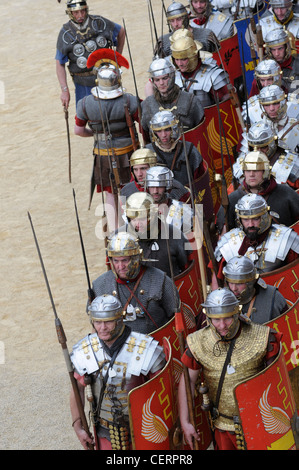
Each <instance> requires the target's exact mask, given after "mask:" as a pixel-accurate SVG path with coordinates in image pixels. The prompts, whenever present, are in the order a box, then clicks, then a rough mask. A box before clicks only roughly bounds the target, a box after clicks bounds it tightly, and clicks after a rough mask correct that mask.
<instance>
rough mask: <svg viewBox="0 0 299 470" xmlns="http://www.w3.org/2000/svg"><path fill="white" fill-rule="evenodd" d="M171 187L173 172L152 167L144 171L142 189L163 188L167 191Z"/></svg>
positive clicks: (163, 168) (164, 168)
mask: <svg viewBox="0 0 299 470" xmlns="http://www.w3.org/2000/svg"><path fill="white" fill-rule="evenodd" d="M172 186H173V172H172V171H171V170H170V169H169V168H167V167H164V166H153V167H152V168H149V169H148V170H147V171H146V176H145V181H144V188H145V190H146V189H147V188H151V187H155V188H157V187H164V188H165V189H166V191H169V190H170V189H171V188H172Z"/></svg>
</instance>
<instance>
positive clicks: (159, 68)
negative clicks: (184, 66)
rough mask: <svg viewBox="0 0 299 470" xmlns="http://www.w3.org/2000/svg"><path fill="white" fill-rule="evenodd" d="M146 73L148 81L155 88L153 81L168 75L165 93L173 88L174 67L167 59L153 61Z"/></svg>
mask: <svg viewBox="0 0 299 470" xmlns="http://www.w3.org/2000/svg"><path fill="white" fill-rule="evenodd" d="M148 73H149V76H150V80H151V82H152V83H153V86H154V87H155V83H154V81H153V79H154V78H157V77H163V76H165V75H168V76H169V82H168V89H167V91H169V90H171V89H172V88H173V85H174V81H175V67H174V65H173V64H172V63H171V62H170V60H169V59H168V58H158V59H154V60H153V62H152V63H151V65H150V67H149V70H148Z"/></svg>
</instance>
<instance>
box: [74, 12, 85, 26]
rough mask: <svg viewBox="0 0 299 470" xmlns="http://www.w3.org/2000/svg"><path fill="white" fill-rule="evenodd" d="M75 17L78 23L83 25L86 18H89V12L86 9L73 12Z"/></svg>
mask: <svg viewBox="0 0 299 470" xmlns="http://www.w3.org/2000/svg"><path fill="white" fill-rule="evenodd" d="M72 14H73V17H74V18H75V20H76V22H77V23H80V24H81V23H83V22H84V21H85V18H86V16H87V12H86V10H85V9H83V10H76V11H73V12H72Z"/></svg>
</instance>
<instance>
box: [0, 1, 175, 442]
mask: <svg viewBox="0 0 299 470" xmlns="http://www.w3.org/2000/svg"><path fill="white" fill-rule="evenodd" d="M88 4H89V6H90V12H91V13H97V14H101V15H102V16H104V17H107V18H110V19H112V20H113V21H115V22H117V23H119V24H122V20H123V18H124V19H125V22H126V27H127V32H128V36H129V43H130V48H131V53H132V56H133V61H134V68H135V73H136V79H137V85H138V92H139V95H140V97H141V98H143V97H144V85H145V83H146V80H147V70H148V66H149V64H150V62H151V59H152V43H151V32H150V26H149V20H148V12H147V4H146V2H145V1H141V0H126V1H125V2H124V1H121V0H113V1H112V2H100V1H97V0H89V1H88ZM153 6H154V11H155V17H156V19H157V29H158V33H159V34H160V33H161V26H160V18H161V2H160V0H154V1H153ZM1 16H2V25H1V32H0V35H1V40H0V51H1V57H2V67H1V70H0V99H1V101H0V122H1V228H0V240H1V274H2V277H1V294H0V302H1V313H0V384H1V385H0V390H1V401H0V449H10V450H23V449H26V450H36V449H39V450H41V449H47V450H53V449H57V450H62V449H80V448H81V447H80V444H79V442H78V441H77V438H76V436H75V433H74V432H73V429H72V427H71V416H70V412H69V405H68V397H69V388H70V382H69V377H68V373H67V370H66V365H65V362H64V358H63V355H62V350H61V346H60V345H59V343H58V341H57V336H56V331H55V327H54V314H53V311H52V307H51V303H50V300H49V297H48V293H47V288H46V284H45V281H44V278H43V275H42V271H41V267H40V263H39V259H38V255H37V251H36V248H35V244H34V239H33V235H32V231H31V228H30V224H29V219H28V216H27V212H28V211H29V212H30V214H31V217H32V221H33V224H34V227H35V231H36V235H37V238H38V241H39V244H40V249H41V253H42V256H43V259H44V264H45V267H46V270H47V274H48V279H49V283H50V287H51V290H52V294H53V297H54V301H55V305H56V309H57V313H58V316H59V318H60V319H61V322H62V324H63V327H64V330H65V333H66V336H67V340H68V348H69V350H71V348H72V345H73V344H74V343H76V342H77V340H79V339H80V338H82V337H83V336H84V335H85V334H87V333H88V332H89V324H88V319H87V316H86V313H85V305H86V290H87V282H86V276H85V270H84V264H83V258H82V253H81V247H80V242H79V235H78V231H77V223H76V218H75V211H74V203H73V195H72V190H73V188H74V189H75V191H76V198H77V206H78V211H79V216H80V222H81V228H82V234H83V238H84V243H85V249H86V256H87V260H88V265H89V272H90V278H91V279H94V278H95V277H96V276H98V275H99V274H101V273H102V272H104V271H105V252H104V244H103V241H102V240H99V239H98V238H97V237H96V235H95V228H96V224H97V223H98V222H100V217H99V216H98V215H96V208H97V206H98V204H99V203H100V202H101V199H100V196H99V195H98V194H95V195H94V199H93V203H92V206H91V210H90V211H88V201H89V183H90V175H91V168H92V155H91V152H92V141H91V140H90V139H81V138H80V137H76V136H74V134H73V125H74V116H75V100H74V94H73V93H72V101H71V105H70V109H69V124H70V130H71V148H72V183H71V184H70V183H69V180H68V150H67V137H66V125H65V119H64V112H63V109H62V106H61V101H60V87H59V84H58V81H57V78H56V73H55V60H54V56H55V48H56V39H57V35H58V32H59V30H60V27H61V26H62V24H63V23H65V22H66V21H67V17H66V15H65V0H62V2H61V3H60V4H59V3H58V2H57V1H55V0H51V1H49V0H48V1H44V0H43V1H41V2H36V1H33V0H22V1H21V0H15V1H14V2H4V4H3V5H1ZM163 32H166V27H165V26H164V30H163ZM124 55H125V56H126V57H127V58H128V59H129V56H128V51H127V47H126V46H125V49H124ZM123 84H124V86H125V87H126V89H127V90H128V91H129V92H131V93H133V94H135V89H134V84H133V78H132V72H131V71H130V70H129V71H127V70H125V71H124V73H123ZM69 85H70V88H71V89H72V90H73V88H72V84H71V81H70V78H69Z"/></svg>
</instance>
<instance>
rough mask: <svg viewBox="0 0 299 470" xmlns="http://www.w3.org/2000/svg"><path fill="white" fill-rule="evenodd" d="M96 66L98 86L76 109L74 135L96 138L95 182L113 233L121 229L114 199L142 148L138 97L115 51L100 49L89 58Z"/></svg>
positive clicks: (125, 63) (123, 64) (129, 178)
mask: <svg viewBox="0 0 299 470" xmlns="http://www.w3.org/2000/svg"><path fill="white" fill-rule="evenodd" d="M88 64H89V65H90V66H94V67H96V68H97V69H98V70H97V86H95V87H94V88H93V89H92V94H91V95H89V96H86V97H84V98H82V100H80V101H79V103H78V106H77V113H76V120H75V134H76V135H78V136H80V137H93V138H94V145H93V154H94V164H93V175H92V183H93V185H97V191H98V192H104V193H105V205H106V213H107V215H108V221H109V225H110V231H111V230H115V227H116V226H118V221H117V206H116V201H115V197H116V196H117V194H118V190H119V189H120V188H122V187H123V186H124V185H125V184H126V183H128V182H129V181H130V180H131V171H130V160H129V159H130V156H131V155H132V153H133V151H134V150H135V149H136V148H137V147H138V146H139V142H138V135H137V131H136V129H135V125H134V121H138V104H137V98H136V97H135V96H133V95H131V94H129V93H125V92H124V89H123V86H122V82H121V75H120V67H121V66H124V67H126V68H128V67H129V64H128V62H127V60H126V59H125V58H124V57H123V56H122V55H120V54H117V53H116V52H113V51H110V50H107V49H99V50H98V51H95V52H94V53H93V54H91V56H90V57H89V59H88Z"/></svg>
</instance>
